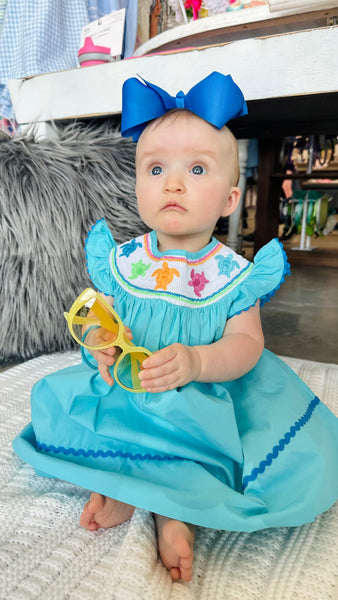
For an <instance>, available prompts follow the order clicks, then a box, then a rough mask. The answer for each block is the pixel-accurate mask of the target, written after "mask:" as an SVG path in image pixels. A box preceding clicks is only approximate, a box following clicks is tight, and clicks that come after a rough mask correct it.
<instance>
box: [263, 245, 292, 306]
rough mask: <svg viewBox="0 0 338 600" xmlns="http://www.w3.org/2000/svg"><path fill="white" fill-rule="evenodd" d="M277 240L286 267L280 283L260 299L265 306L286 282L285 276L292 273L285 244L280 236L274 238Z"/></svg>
mask: <svg viewBox="0 0 338 600" xmlns="http://www.w3.org/2000/svg"><path fill="white" fill-rule="evenodd" d="M274 239H275V241H276V242H277V243H278V244H279V246H280V248H281V250H282V256H283V260H284V268H283V273H282V277H281V280H280V282H279V284H278V285H277V286H276V287H275V288H274V289H273V290H271V292H268V293H267V294H265V296H262V297H261V299H260V305H261V306H263V304H265V303H266V302H269V300H271V298H272V296H274V295H275V293H276V292H277V290H279V288H280V286H281V285H282V284H283V283H284V281H285V277H286V276H287V275H291V268H290V265H289V263H288V257H287V256H286V253H285V250H284V247H283V244H282V243H281V242H280V241H279V239H278V238H274Z"/></svg>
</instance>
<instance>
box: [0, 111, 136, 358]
mask: <svg viewBox="0 0 338 600" xmlns="http://www.w3.org/2000/svg"><path fill="white" fill-rule="evenodd" d="M134 157H135V144H134V143H133V142H132V141H131V140H125V139H123V138H121V135H120V133H119V131H118V124H117V123H116V121H114V120H113V119H110V120H109V119H108V120H105V121H97V122H91V123H90V124H85V123H77V124H75V125H74V124H71V125H69V124H68V125H66V126H65V127H63V128H61V129H59V137H58V139H53V138H50V139H43V140H40V141H34V137H33V136H27V135H18V136H12V137H11V136H9V135H8V134H6V133H4V132H0V282H1V293H0V339H1V343H0V363H5V362H10V361H14V360H26V359H28V358H32V357H34V356H37V355H40V354H44V353H49V352H55V351H57V350H65V349H69V348H71V347H74V344H73V341H72V338H71V337H70V334H69V333H68V330H67V325H66V322H65V319H64V317H63V311H64V310H66V309H68V308H69V307H70V305H71V304H72V302H73V300H74V299H75V297H76V296H77V295H78V294H79V292H80V291H81V290H82V289H83V288H85V287H86V286H87V285H89V284H90V281H89V278H88V276H87V274H86V266H85V253H84V242H85V238H86V236H87V233H88V231H89V230H90V228H91V226H92V225H93V224H94V223H95V222H96V221H97V219H100V218H102V217H105V218H106V220H107V222H108V224H109V226H110V227H111V230H112V232H113V235H114V237H115V239H116V241H117V242H119V243H121V242H123V241H126V240H128V239H130V238H132V237H134V236H136V235H140V234H141V233H143V232H145V231H146V230H147V229H146V227H145V225H144V224H143V223H142V221H141V219H140V217H139V216H138V213H137V208H136V199H135V191H134V187H135V168H134Z"/></svg>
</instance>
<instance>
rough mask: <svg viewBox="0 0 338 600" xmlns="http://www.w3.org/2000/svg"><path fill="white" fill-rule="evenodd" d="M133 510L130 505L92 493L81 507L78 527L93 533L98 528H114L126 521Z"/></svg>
mask: <svg viewBox="0 0 338 600" xmlns="http://www.w3.org/2000/svg"><path fill="white" fill-rule="evenodd" d="M134 510H135V507H134V506H131V505H130V504H124V502H119V501H118V500H113V498H108V496H102V494H97V493H96V492H92V494H91V495H90V499H89V501H88V502H87V504H85V506H84V507H83V512H82V515H81V517H80V525H82V527H85V528H86V529H88V530H89V531H95V530H96V529H99V527H104V528H108V527H116V525H121V523H124V522H125V521H128V519H130V518H131V516H132V515H133V512H134Z"/></svg>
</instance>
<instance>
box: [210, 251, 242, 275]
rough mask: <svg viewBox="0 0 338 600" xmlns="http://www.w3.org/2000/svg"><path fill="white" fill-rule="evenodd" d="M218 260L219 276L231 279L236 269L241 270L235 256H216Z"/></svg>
mask: <svg viewBox="0 0 338 600" xmlns="http://www.w3.org/2000/svg"><path fill="white" fill-rule="evenodd" d="M215 258H216V260H217V261H218V269H219V270H218V275H226V276H227V277H230V274H231V273H232V271H233V270H234V269H239V264H238V262H237V261H236V260H234V258H233V254H229V256H226V257H225V256H216V257H215Z"/></svg>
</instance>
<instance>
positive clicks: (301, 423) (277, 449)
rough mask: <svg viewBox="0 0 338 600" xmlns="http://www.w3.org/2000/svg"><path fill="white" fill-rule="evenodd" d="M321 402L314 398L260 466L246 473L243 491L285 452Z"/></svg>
mask: <svg viewBox="0 0 338 600" xmlns="http://www.w3.org/2000/svg"><path fill="white" fill-rule="evenodd" d="M319 402H320V400H319V398H318V397H317V396H316V397H315V398H313V400H311V402H310V403H309V405H308V407H307V409H306V411H305V413H304V414H303V416H302V417H301V418H300V419H298V421H296V422H295V424H294V425H292V426H291V427H290V429H289V431H287V432H286V434H285V435H284V437H283V438H281V439H280V440H279V442H278V444H277V446H274V447H273V448H272V452H269V454H267V455H266V458H265V459H264V460H262V461H261V462H260V463H259V465H258V467H255V468H254V469H252V471H251V473H250V475H246V476H245V477H244V478H243V491H244V490H245V488H246V487H247V485H248V483H250V481H255V479H257V476H258V475H261V474H262V473H264V471H265V469H266V467H270V466H271V463H272V461H273V460H274V459H276V458H277V457H278V455H279V454H280V452H283V450H285V446H287V445H288V444H289V443H290V442H291V439H292V438H294V437H295V435H296V433H297V431H299V430H300V429H301V428H302V427H304V425H306V423H307V422H308V421H309V420H310V418H311V417H312V413H313V411H314V409H315V408H316V406H317V404H319Z"/></svg>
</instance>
